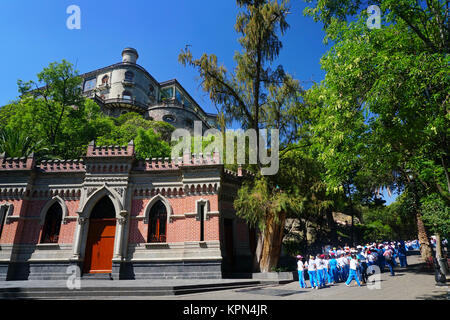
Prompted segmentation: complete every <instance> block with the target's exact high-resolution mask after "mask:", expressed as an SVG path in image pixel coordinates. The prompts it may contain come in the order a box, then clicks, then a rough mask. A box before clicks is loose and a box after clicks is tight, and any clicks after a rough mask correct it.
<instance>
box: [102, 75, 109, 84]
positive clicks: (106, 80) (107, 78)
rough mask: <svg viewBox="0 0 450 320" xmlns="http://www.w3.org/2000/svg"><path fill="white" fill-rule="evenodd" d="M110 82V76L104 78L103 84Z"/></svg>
mask: <svg viewBox="0 0 450 320" xmlns="http://www.w3.org/2000/svg"><path fill="white" fill-rule="evenodd" d="M108 81H109V76H108V75H105V76H103V78H102V84H108Z"/></svg>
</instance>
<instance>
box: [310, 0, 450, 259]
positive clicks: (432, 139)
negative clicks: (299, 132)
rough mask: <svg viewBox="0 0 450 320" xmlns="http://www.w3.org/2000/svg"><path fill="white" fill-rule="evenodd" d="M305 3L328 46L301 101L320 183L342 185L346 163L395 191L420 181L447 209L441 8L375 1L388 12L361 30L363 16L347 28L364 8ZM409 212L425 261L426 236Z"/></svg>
mask: <svg viewBox="0 0 450 320" xmlns="http://www.w3.org/2000/svg"><path fill="white" fill-rule="evenodd" d="M310 2H312V1H310ZM314 2H315V3H316V7H315V8H310V9H308V10H307V13H308V14H311V15H313V16H314V17H315V18H316V19H318V20H321V21H323V22H324V24H325V28H326V31H327V37H328V38H329V39H331V40H332V41H333V42H334V45H333V47H332V49H331V50H330V51H329V52H328V53H327V54H326V55H325V56H324V57H323V58H322V60H321V64H322V67H323V68H324V69H325V70H326V72H327V74H326V77H325V80H324V81H323V82H322V83H321V84H320V85H316V86H314V87H313V88H312V89H311V90H310V91H309V92H308V94H307V96H308V98H307V100H308V102H309V103H310V104H313V105H315V106H316V108H317V110H318V111H317V113H318V114H319V115H320V116H319V117H318V119H317V121H316V123H315V125H314V129H315V132H316V137H317V138H316V139H317V140H316V141H320V142H321V143H320V149H321V150H322V157H323V158H324V159H325V160H326V163H328V165H327V170H328V179H329V180H330V181H333V182H335V183H336V184H339V183H341V182H342V179H341V176H342V173H345V172H346V170H347V169H348V167H349V163H354V162H359V163H360V164H362V166H363V168H362V169H363V170H366V171H367V172H371V173H372V174H373V176H374V177H376V179H375V180H374V181H373V183H378V184H381V185H390V186H393V187H394V188H395V187H397V188H398V189H399V190H401V189H402V188H404V187H405V186H406V187H407V186H410V187H411V186H412V184H413V183H419V184H421V186H422V188H423V189H424V190H426V193H427V194H431V193H437V194H439V195H440V196H441V198H442V199H443V200H444V201H445V202H446V203H447V205H448V201H449V199H450V189H449V186H450V185H449V182H450V180H449V178H448V169H447V167H448V164H447V161H448V150H450V148H449V144H448V141H449V128H450V125H449V120H450V118H449V110H448V106H449V103H448V102H449V92H450V77H449V75H450V67H449V61H450V60H449V55H448V51H447V50H448V49H446V48H447V47H446V46H447V44H446V42H445V41H444V42H443V41H441V40H442V39H441V38H440V37H438V35H439V34H440V32H441V31H440V30H439V29H440V28H441V26H442V24H440V23H438V21H440V19H441V18H442V15H444V16H445V15H447V17H448V11H447V12H445V8H444V7H443V6H442V4H443V3H442V2H440V5H439V6H438V3H439V1H427V3H428V6H425V7H424V6H420V8H419V7H417V4H416V1H380V2H378V3H379V4H380V5H381V7H382V9H385V10H389V13H388V14H387V15H386V17H385V19H383V25H382V27H381V29H379V30H377V29H373V30H369V29H368V28H367V25H366V21H367V18H368V17H367V13H366V11H363V13H361V14H357V15H356V16H354V17H353V20H354V21H352V22H346V18H348V19H349V18H350V17H351V16H353V15H355V14H356V13H357V12H358V10H360V9H361V7H363V4H362V3H361V2H360V1H342V2H336V1H327V0H323V1H322V0H319V1H314ZM447 5H448V3H447ZM433 6H434V8H440V9H439V10H438V11H436V10H434V9H433V8H432V7H433ZM365 9H367V8H365ZM402 17H404V18H402ZM425 17H427V18H426V19H425ZM349 20H350V19H349ZM425 20H426V21H425ZM445 23H447V25H448V19H447V22H444V26H445ZM422 33H424V34H426V39H424V38H423V37H422V35H421V34H422ZM323 142H325V143H323ZM415 208H416V209H417V211H416V216H417V226H418V235H419V239H421V244H422V247H423V251H422V256H423V258H425V259H427V258H428V257H429V256H430V254H431V250H430V247H429V242H428V235H427V232H426V228H425V227H424V225H423V221H422V215H421V213H420V206H419V205H417V206H415Z"/></svg>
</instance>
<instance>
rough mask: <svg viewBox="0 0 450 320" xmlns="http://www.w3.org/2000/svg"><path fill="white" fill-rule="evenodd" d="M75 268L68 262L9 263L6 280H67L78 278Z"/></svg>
mask: <svg viewBox="0 0 450 320" xmlns="http://www.w3.org/2000/svg"><path fill="white" fill-rule="evenodd" d="M69 266H76V264H72V263H69V262H39V263H29V262H26V263H11V264H10V266H9V269H8V275H7V280H67V279H69V277H70V276H71V275H75V274H76V275H77V276H80V273H79V270H78V271H77V270H76V268H72V269H69Z"/></svg>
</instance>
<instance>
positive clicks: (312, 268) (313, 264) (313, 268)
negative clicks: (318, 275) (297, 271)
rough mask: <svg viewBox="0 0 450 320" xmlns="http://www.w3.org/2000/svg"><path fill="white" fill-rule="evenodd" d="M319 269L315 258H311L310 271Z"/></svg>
mask: <svg viewBox="0 0 450 320" xmlns="http://www.w3.org/2000/svg"><path fill="white" fill-rule="evenodd" d="M316 270H317V267H316V261H315V260H312V259H309V262H308V271H316Z"/></svg>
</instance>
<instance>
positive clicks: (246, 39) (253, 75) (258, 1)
mask: <svg viewBox="0 0 450 320" xmlns="http://www.w3.org/2000/svg"><path fill="white" fill-rule="evenodd" d="M288 4H289V1H288V0H282V1H269V0H237V5H238V7H239V8H240V9H241V11H240V13H239V14H238V16H237V18H236V24H235V30H236V31H237V32H238V33H239V34H240V35H241V37H240V38H239V43H240V45H241V47H242V51H241V52H237V53H236V54H235V56H234V60H235V62H236V67H235V68H234V70H233V71H229V70H228V69H226V68H225V66H223V65H219V64H218V59H217V56H216V55H214V54H210V55H208V54H203V55H202V56H201V57H200V58H199V59H194V57H193V55H192V52H191V51H190V50H189V49H188V48H186V49H185V50H182V52H181V54H180V55H179V61H180V63H181V64H183V65H184V66H191V67H194V68H195V69H197V71H198V72H199V74H200V77H201V79H202V88H203V90H204V91H205V92H208V93H209V95H210V98H211V100H212V101H213V102H214V103H215V104H216V105H218V106H220V109H221V110H222V111H223V114H224V115H226V116H227V118H228V119H231V120H235V121H238V122H239V123H240V124H241V126H242V128H243V129H254V130H256V131H258V130H259V129H261V128H263V127H265V126H268V127H267V129H270V128H280V129H281V128H285V126H284V124H285V123H286V122H285V121H286V116H287V114H288V112H287V111H286V110H285V109H284V107H289V106H288V105H287V104H288V101H290V100H291V98H292V97H294V98H295V95H292V93H293V91H295V89H294V90H292V88H295V87H296V86H297V85H298V84H295V81H294V80H293V79H292V78H291V77H290V76H289V75H288V74H287V73H286V72H285V71H284V70H283V67H282V66H277V67H276V68H274V69H273V67H272V64H273V62H274V61H275V60H276V59H277V57H278V55H279V52H280V50H281V48H282V42H281V41H280V39H279V35H283V34H284V33H285V32H286V30H287V28H288V27H289V25H288V23H287V21H286V17H287V15H288V13H289V5H288ZM280 102H281V103H280ZM222 120H224V119H222ZM224 124H225V121H222V123H221V125H222V126H224ZM284 133H285V137H288V136H289V135H290V134H289V133H288V132H284ZM256 140H257V143H256V146H254V147H255V149H254V151H253V152H255V153H256V156H257V164H256V169H257V170H260V169H261V168H262V164H261V159H260V155H259V148H260V147H261V144H260V136H259V134H257V135H256ZM276 186H277V184H276V183H274V181H273V179H272V178H271V177H263V176H258V178H257V179H256V181H255V182H252V183H251V184H250V185H244V187H243V189H242V190H241V191H240V197H239V199H238V200H237V202H236V203H235V205H236V208H237V214H238V215H240V216H242V217H244V218H246V219H247V220H248V221H250V222H252V221H253V222H255V221H257V223H256V222H255V224H257V225H259V226H260V229H261V231H262V232H261V233H260V236H259V245H258V248H259V250H260V252H259V254H257V256H258V263H259V268H260V270H261V271H269V270H270V269H271V268H272V267H273V266H276V264H277V262H278V258H279V253H280V251H281V241H282V238H283V233H282V231H283V228H284V221H285V218H284V217H285V216H286V214H287V212H286V210H288V207H290V206H288V205H287V204H288V203H290V201H288V198H289V197H286V195H285V194H283V193H279V190H278V189H277V188H276ZM243 190H245V192H244V191H243ZM258 199H260V201H258ZM255 206H256V207H255ZM251 208H253V209H251Z"/></svg>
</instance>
